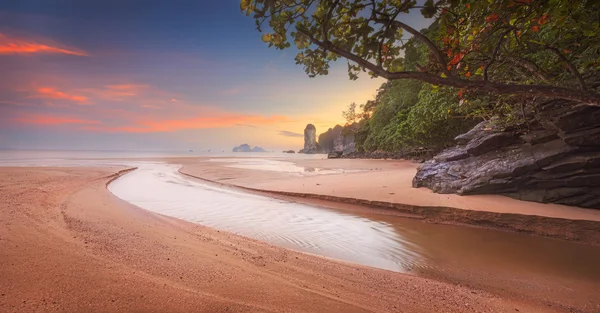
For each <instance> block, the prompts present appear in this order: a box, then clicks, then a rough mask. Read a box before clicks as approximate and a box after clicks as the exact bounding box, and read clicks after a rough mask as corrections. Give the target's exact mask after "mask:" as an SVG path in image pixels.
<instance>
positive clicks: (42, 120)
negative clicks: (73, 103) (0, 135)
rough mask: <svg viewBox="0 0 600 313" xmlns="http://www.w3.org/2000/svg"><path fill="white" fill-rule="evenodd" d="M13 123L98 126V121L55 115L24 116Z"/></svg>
mask: <svg viewBox="0 0 600 313" xmlns="http://www.w3.org/2000/svg"><path fill="white" fill-rule="evenodd" d="M14 121H16V122H19V123H23V124H34V125H64V124H80V125H81V124H87V125H93V124H100V122H99V121H94V120H85V119H79V118H75V117H68V116H55V115H39V114H32V115H25V116H21V117H18V118H15V119H14Z"/></svg>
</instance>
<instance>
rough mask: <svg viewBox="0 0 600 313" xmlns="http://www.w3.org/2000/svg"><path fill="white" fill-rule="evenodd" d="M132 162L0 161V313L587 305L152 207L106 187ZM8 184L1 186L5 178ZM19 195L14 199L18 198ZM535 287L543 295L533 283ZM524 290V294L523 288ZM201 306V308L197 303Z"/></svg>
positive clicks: (507, 309)
mask: <svg viewBox="0 0 600 313" xmlns="http://www.w3.org/2000/svg"><path fill="white" fill-rule="evenodd" d="M133 170H135V168H123V167H110V168H28V167H21V168H0V183H1V184H0V185H1V186H4V187H3V188H0V200H2V201H1V202H0V203H1V204H0V213H1V214H2V216H4V217H6V219H3V220H4V221H5V222H6V223H7V226H8V227H5V228H0V244H3V245H4V247H6V249H1V251H0V256H1V258H0V265H1V266H0V293H1V294H2V295H1V296H0V311H4V310H7V311H11V312H21V311H23V312H29V311H49V312H52V311H55V312H61V311H81V310H93V311H113V312H128V311H140V310H141V311H198V310H200V311H203V312H225V311H227V312H238V311H239V312H246V311H253V312H281V311H290V310H291V311H294V312H315V311H327V312H431V311H444V312H464V311H465V310H467V311H485V312H514V311H515V310H519V311H522V312H569V311H572V310H579V311H582V312H588V311H589V312H592V311H593V308H595V306H594V307H593V308H592V309H591V310H590V307H589V305H590V304H586V303H587V302H586V300H583V299H585V298H582V299H581V300H569V301H567V302H562V301H561V300H559V299H557V298H553V297H552V296H550V294H548V296H547V297H541V298H540V297H538V296H537V295H535V293H532V292H526V293H523V294H516V293H511V292H508V291H506V290H504V289H495V290H493V291H485V290H486V289H481V288H480V287H478V286H477V285H475V286H473V285H469V284H466V285H465V284H463V283H461V282H460V281H449V280H444V279H441V278H436V277H429V278H428V277H426V276H425V277H424V276H414V275H408V274H402V273H397V272H391V271H387V270H381V269H377V268H371V267H366V266H362V265H359V264H353V263H348V262H344V261H338V260H335V259H329V258H324V257H321V256H315V255H311V254H306V253H303V252H297V251H294V250H289V249H285V248H280V247H276V246H273V245H271V244H268V243H264V242H261V241H258V240H254V239H250V238H246V237H242V236H239V235H235V234H232V233H229V232H224V231H219V230H215V229H212V228H209V227H206V226H202V225H199V224H194V223H190V222H186V221H183V220H179V219H176V218H172V217H168V216H165V215H161V214H157V213H153V212H150V211H147V210H145V209H142V208H139V207H137V206H134V205H132V204H129V203H127V202H125V201H123V200H121V199H119V198H117V197H116V196H115V195H113V194H112V193H111V192H110V191H109V190H108V189H107V185H108V184H109V183H110V182H111V181H113V180H115V179H117V178H118V177H121V176H122V175H124V174H127V173H129V172H131V171H133ZM8 182H10V183H8ZM17 194H18V195H19V197H18V198H17V197H15V195H17ZM535 288H536V289H535V290H536V293H540V292H542V293H544V292H546V291H544V289H545V288H544V287H543V286H542V285H539V286H538V285H536V287H535ZM526 290H529V289H526ZM199 308H200V309H199Z"/></svg>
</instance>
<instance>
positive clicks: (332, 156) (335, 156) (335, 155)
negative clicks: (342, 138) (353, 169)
mask: <svg viewBox="0 0 600 313" xmlns="http://www.w3.org/2000/svg"><path fill="white" fill-rule="evenodd" d="M341 157H342V151H332V152H329V154H327V158H328V159H339V158H341Z"/></svg>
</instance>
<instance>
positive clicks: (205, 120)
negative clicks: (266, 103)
mask: <svg viewBox="0 0 600 313" xmlns="http://www.w3.org/2000/svg"><path fill="white" fill-rule="evenodd" d="M287 121H289V119H288V118H287V117H285V116H277V115H274V116H258V115H236V114H229V115H222V116H202V117H195V118H189V119H169V120H160V119H148V120H138V121H136V122H134V123H133V124H132V125H126V126H116V127H102V126H88V127H84V129H86V130H91V131H100V132H118V133H159V132H173V131H178V130H186V129H206V128H222V127H231V126H235V125H238V124H240V123H248V122H249V123H255V124H276V123H283V122H287Z"/></svg>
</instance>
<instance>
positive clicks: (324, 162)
mask: <svg viewBox="0 0 600 313" xmlns="http://www.w3.org/2000/svg"><path fill="white" fill-rule="evenodd" d="M177 161H178V162H181V163H183V164H185V166H184V167H183V168H181V170H180V172H181V173H183V174H187V175H190V176H194V177H198V178H201V179H205V180H209V181H212V182H216V183H221V184H227V185H232V186H238V187H242V188H246V189H250V190H254V191H263V192H271V193H276V194H281V195H287V196H295V197H302V198H314V199H323V200H328V201H337V202H343V203H349V204H359V205H364V206H369V207H373V208H392V209H394V211H395V212H396V213H400V214H403V215H404V216H407V217H414V218H419V219H424V220H427V221H430V222H435V223H453V224H464V225H474V226H480V227H487V228H496V229H503V230H513V231H519V232H526V233H531V234H536V235H542V236H549V237H555V238H561V239H567V240H574V241H581V242H585V243H590V244H600V210H592V209H582V208H576V207H569V206H564V205H556V204H542V203H535V202H526V201H519V200H515V199H512V198H508V197H505V196H498V195H471V196H458V195H449V194H436V193H433V192H431V191H430V190H428V189H426V188H412V178H413V177H414V174H415V172H416V168H417V166H418V164H416V163H413V162H411V161H402V160H359V159H351V160H349V159H333V160H328V159H316V160H315V159H313V160H285V161H286V162H294V163H295V164H296V165H297V166H300V167H305V168H306V169H307V175H302V174H298V173H287V172H276V171H261V170H251V169H243V168H235V167H230V162H218V159H212V160H211V161H209V160H208V159H199V160H194V161H192V160H177ZM313 169H337V170H343V171H342V172H340V173H333V174H325V175H314V174H312V173H313V172H311V171H312V170H313ZM344 171H345V172H344Z"/></svg>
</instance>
